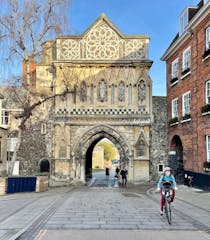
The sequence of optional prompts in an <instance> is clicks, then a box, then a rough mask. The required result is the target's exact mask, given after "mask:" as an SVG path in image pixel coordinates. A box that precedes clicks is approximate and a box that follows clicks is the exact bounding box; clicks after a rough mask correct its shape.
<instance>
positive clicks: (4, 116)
mask: <svg viewBox="0 0 210 240" xmlns="http://www.w3.org/2000/svg"><path fill="white" fill-rule="evenodd" d="M1 124H2V125H9V111H8V110H6V109H3V110H2V112H1Z"/></svg>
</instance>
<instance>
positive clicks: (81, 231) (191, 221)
mask: <svg viewBox="0 0 210 240" xmlns="http://www.w3.org/2000/svg"><path fill="white" fill-rule="evenodd" d="M101 177H102V175H101ZM103 178H104V175H103ZM111 179H112V178H110V179H109V180H110V182H113V183H114V185H113V184H111V185H110V184H109V181H108V184H107V185H105V184H104V182H103V181H102V180H101V179H100V178H98V180H95V181H94V183H95V184H96V185H95V186H93V184H92V185H91V186H92V187H87V186H84V187H78V188H57V189H51V190H50V191H48V192H45V193H38V194H37V193H27V194H14V195H7V196H4V197H2V198H1V199H0V211H1V214H0V239H1V240H8V239H9V240H14V239H19V240H21V239H22V240H24V239H27V240H30V239H36V240H48V239H50V240H54V239H59V238H60V239H62V240H65V239H84V240H86V239H97V240H98V239H102V240H104V239H121V240H124V239H126V240H128V239H130V240H131V239H133V240H136V239H143V238H146V239H156V240H159V239H161V240H162V239H163V238H164V239H168V240H175V239H179V238H180V239H185V240H188V239H189V240H207V239H208V240H209V239H210V234H209V233H210V227H209V222H210V206H209V200H210V193H208V192H202V191H200V192H199V191H197V190H193V189H188V188H187V189H186V187H185V186H179V189H180V190H179V193H177V197H176V201H175V205H174V207H173V223H172V225H171V226H170V225H168V223H167V221H166V219H165V217H161V216H160V215H159V195H158V194H157V193H155V192H154V188H152V186H151V185H142V186H133V185H128V186H127V187H124V188H121V187H114V186H115V182H116V181H115V179H114V180H113V181H111ZM105 180H107V179H106V178H105ZM99 183H101V185H100V184H99ZM107 186H108V187H107ZM181 193H182V194H181ZM185 194H186V195H185ZM186 196H187V197H188V198H189V199H190V201H188V202H187V201H186V200H187V199H186ZM202 201H203V204H202ZM204 203H206V205H205V204H204Z"/></svg>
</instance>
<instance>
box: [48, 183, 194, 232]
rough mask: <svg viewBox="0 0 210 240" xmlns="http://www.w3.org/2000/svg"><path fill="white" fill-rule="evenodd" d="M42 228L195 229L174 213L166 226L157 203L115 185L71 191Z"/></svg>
mask: <svg viewBox="0 0 210 240" xmlns="http://www.w3.org/2000/svg"><path fill="white" fill-rule="evenodd" d="M45 228H46V229H153V230H154V229H157V230H158V229H161V230H163V229H167V230H169V229H170V230H195V229H196V227H195V226H194V225H193V224H192V223H191V222H189V221H187V219H184V218H183V217H182V216H180V214H177V213H176V212H174V214H173V224H172V225H171V226H169V225H168V224H167V222H166V219H165V218H164V217H161V216H160V215H159V204H158V203H156V202H154V201H153V200H152V199H150V198H149V197H148V196H146V195H144V194H136V193H133V192H129V191H125V190H123V189H116V188H97V187H94V188H83V189H80V190H77V191H74V192H73V194H71V196H70V197H67V198H66V200H65V201H64V202H63V204H62V205H61V206H60V207H59V208H58V209H57V211H56V212H55V213H54V215H53V216H52V217H51V218H50V219H49V221H48V222H47V223H46V225H45Z"/></svg>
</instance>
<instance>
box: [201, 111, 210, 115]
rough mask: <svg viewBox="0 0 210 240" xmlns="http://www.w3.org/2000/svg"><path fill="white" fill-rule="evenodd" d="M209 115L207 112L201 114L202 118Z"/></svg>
mask: <svg viewBox="0 0 210 240" xmlns="http://www.w3.org/2000/svg"><path fill="white" fill-rule="evenodd" d="M209 114H210V111H209V112H204V113H202V116H205V115H209Z"/></svg>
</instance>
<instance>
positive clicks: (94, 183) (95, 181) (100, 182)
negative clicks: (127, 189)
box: [87, 169, 119, 187]
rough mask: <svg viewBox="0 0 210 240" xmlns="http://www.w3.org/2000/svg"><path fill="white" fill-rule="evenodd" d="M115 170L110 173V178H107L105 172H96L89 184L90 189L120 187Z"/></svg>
mask: <svg viewBox="0 0 210 240" xmlns="http://www.w3.org/2000/svg"><path fill="white" fill-rule="evenodd" d="M114 176H115V170H113V169H112V170H110V171H109V176H106V174H105V171H100V172H95V173H93V175H92V178H91V179H89V181H88V182H87V186H89V187H119V181H118V180H119V179H118V178H115V177H114Z"/></svg>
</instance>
